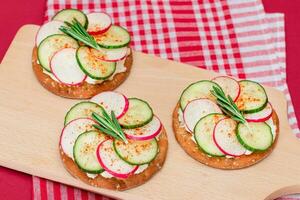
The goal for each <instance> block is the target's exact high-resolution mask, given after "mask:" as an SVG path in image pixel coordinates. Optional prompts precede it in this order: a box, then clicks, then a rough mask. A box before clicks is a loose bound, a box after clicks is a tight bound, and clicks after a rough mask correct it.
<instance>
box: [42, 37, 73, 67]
mask: <svg viewBox="0 0 300 200" xmlns="http://www.w3.org/2000/svg"><path fill="white" fill-rule="evenodd" d="M77 47H78V43H77V41H76V40H74V39H73V38H71V37H69V36H67V35H63V34H56V35H50V36H48V37H47V38H45V39H44V40H43V41H42V42H41V43H40V45H39V47H38V60H39V63H40V64H41V66H42V67H43V68H44V69H45V70H47V71H48V72H51V69H50V60H51V58H52V56H53V55H54V54H55V53H56V52H57V51H59V50H61V49H64V48H77Z"/></svg>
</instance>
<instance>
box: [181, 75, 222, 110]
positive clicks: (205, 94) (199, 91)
mask: <svg viewBox="0 0 300 200" xmlns="http://www.w3.org/2000/svg"><path fill="white" fill-rule="evenodd" d="M213 86H215V87H219V88H220V86H219V85H218V84H216V83H214V82H212V81H209V80H202V81H198V82H195V83H192V84H191V85H189V86H188V87H187V88H186V89H185V90H184V91H183V92H182V94H181V97H180V100H179V102H180V108H181V110H184V108H185V107H186V105H187V104H188V103H189V102H190V101H192V100H194V99H199V98H207V99H210V100H212V101H214V102H215V97H214V96H213V95H212V94H211V90H213Z"/></svg>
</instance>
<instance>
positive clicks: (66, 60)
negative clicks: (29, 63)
mask: <svg viewBox="0 0 300 200" xmlns="http://www.w3.org/2000/svg"><path fill="white" fill-rule="evenodd" d="M75 56H76V49H73V48H66V49H62V50H60V51H58V52H56V53H55V54H54V56H53V57H52V59H51V61H50V67H51V71H52V73H53V74H54V76H55V78H57V80H59V81H60V82H62V83H63V84H66V85H79V84H81V83H82V82H83V81H84V80H85V79H86V77H87V76H86V75H85V74H84V73H83V72H82V71H81V69H80V67H79V65H78V63H77V61H76V57H75Z"/></svg>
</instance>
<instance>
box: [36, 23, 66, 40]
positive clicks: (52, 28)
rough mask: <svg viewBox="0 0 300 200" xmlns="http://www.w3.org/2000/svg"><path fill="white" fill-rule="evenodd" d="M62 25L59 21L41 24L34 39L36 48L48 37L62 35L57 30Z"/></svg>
mask: <svg viewBox="0 0 300 200" xmlns="http://www.w3.org/2000/svg"><path fill="white" fill-rule="evenodd" d="M62 25H64V23H63V22H61V21H50V22H47V23H45V24H43V25H42V26H41V27H40V29H39V31H38V33H37V35H36V37H35V44H36V46H39V44H40V43H41V42H42V41H43V40H44V39H45V38H46V37H48V36H50V35H54V34H62V32H61V31H60V30H59V28H60V27H61V26H62Z"/></svg>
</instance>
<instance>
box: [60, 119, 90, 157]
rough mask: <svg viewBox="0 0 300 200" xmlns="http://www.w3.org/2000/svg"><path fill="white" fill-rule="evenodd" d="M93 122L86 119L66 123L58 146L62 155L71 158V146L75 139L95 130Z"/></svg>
mask: <svg viewBox="0 0 300 200" xmlns="http://www.w3.org/2000/svg"><path fill="white" fill-rule="evenodd" d="M94 124H96V123H95V121H93V120H91V119H88V118H79V119H75V120H73V121H71V122H70V123H68V124H67V125H66V126H65V127H64V128H63V130H62V133H61V137H60V145H61V148H62V150H63V151H64V153H65V154H66V155H67V156H69V157H70V158H72V159H74V158H73V146H74V143H75V140H76V139H77V137H78V136H79V135H80V134H81V133H84V132H87V131H91V130H95V128H94V127H93V125H94Z"/></svg>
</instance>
